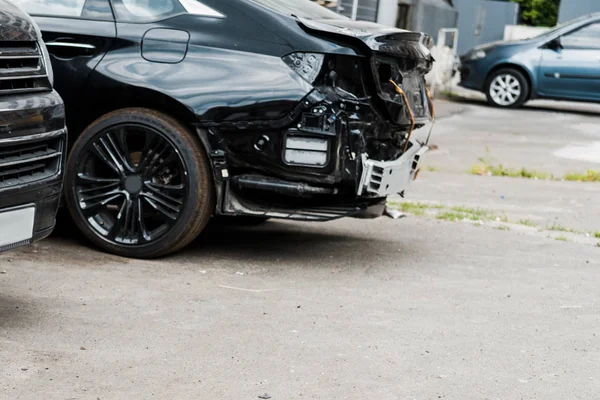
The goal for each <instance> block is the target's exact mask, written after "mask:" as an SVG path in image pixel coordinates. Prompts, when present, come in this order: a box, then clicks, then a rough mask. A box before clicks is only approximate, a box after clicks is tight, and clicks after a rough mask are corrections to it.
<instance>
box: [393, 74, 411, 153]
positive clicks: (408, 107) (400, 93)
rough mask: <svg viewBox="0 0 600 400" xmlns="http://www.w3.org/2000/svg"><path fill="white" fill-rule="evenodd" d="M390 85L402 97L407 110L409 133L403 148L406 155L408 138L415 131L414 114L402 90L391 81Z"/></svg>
mask: <svg viewBox="0 0 600 400" xmlns="http://www.w3.org/2000/svg"><path fill="white" fill-rule="evenodd" d="M390 83H391V84H392V85H394V88H395V89H396V92H398V94H399V95H401V96H402V99H404V104H405V105H406V108H407V109H408V114H409V115H410V132H408V139H406V145H405V146H404V152H405V153H406V150H408V144H409V143H410V138H411V137H412V133H413V131H414V130H415V114H414V113H413V111H412V109H411V108H410V104H408V98H407V97H406V93H404V90H402V88H401V87H400V86H398V84H397V83H396V82H394V81H393V80H392V79H390Z"/></svg>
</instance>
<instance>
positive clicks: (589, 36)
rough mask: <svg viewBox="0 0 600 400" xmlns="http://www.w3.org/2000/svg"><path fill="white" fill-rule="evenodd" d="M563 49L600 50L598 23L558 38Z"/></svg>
mask: <svg viewBox="0 0 600 400" xmlns="http://www.w3.org/2000/svg"><path fill="white" fill-rule="evenodd" d="M560 43H561V44H562V46H563V48H565V49H573V50H600V23H598V22H597V23H594V24H591V25H587V26H584V27H583V28H581V29H578V30H576V31H574V32H570V33H567V34H566V35H563V36H562V37H561V38H560Z"/></svg>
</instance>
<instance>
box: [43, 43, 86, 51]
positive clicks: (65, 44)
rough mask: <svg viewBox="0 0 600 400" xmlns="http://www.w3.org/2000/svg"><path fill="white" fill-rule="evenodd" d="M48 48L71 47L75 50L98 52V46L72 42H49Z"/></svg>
mask: <svg viewBox="0 0 600 400" xmlns="http://www.w3.org/2000/svg"><path fill="white" fill-rule="evenodd" d="M46 47H69V48H73V49H85V50H96V46H94V45H93V44H87V43H72V42H48V43H46Z"/></svg>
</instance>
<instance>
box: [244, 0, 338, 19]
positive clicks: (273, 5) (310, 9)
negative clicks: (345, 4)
mask: <svg viewBox="0 0 600 400" xmlns="http://www.w3.org/2000/svg"><path fill="white" fill-rule="evenodd" d="M252 1H254V2H255V3H258V4H262V5H263V6H265V7H268V8H270V9H272V10H275V11H278V12H280V13H282V14H285V15H295V16H297V17H301V18H307V19H316V20H319V19H346V17H343V16H341V15H340V14H336V13H335V12H333V11H331V10H328V9H326V8H325V7H323V6H320V5H318V4H315V3H313V2H312V1H310V0H252Z"/></svg>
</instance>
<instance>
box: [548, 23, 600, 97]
mask: <svg viewBox="0 0 600 400" xmlns="http://www.w3.org/2000/svg"><path fill="white" fill-rule="evenodd" d="M539 79H540V93H541V94H542V95H545V96H550V97H558V98H567V99H581V100H600V21H598V22H594V23H591V24H589V25H586V26H584V27H582V28H578V29H577V30H575V31H572V32H569V33H566V34H564V35H562V36H561V37H559V38H558V39H556V40H554V41H553V42H551V43H549V44H548V45H546V46H545V48H544V49H542V60H541V68H540V77H539Z"/></svg>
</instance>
